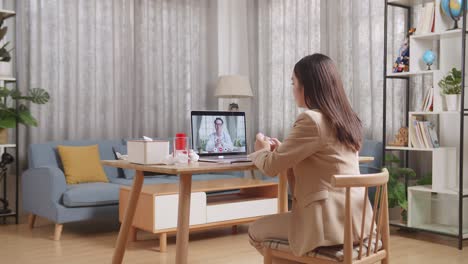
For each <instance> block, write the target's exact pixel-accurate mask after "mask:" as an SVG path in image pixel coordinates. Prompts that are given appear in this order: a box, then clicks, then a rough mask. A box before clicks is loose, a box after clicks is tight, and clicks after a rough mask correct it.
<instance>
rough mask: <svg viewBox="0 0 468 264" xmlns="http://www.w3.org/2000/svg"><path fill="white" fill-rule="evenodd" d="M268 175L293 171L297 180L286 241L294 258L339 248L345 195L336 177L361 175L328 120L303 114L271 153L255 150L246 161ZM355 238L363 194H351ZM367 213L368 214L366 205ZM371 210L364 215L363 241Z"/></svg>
mask: <svg viewBox="0 0 468 264" xmlns="http://www.w3.org/2000/svg"><path fill="white" fill-rule="evenodd" d="M250 158H251V159H252V160H253V161H254V163H255V165H256V166H257V167H258V168H259V169H260V170H261V171H262V172H263V173H264V174H266V175H268V176H276V175H278V174H279V173H280V172H282V171H285V170H287V169H289V168H292V170H293V172H294V176H295V177H294V178H295V187H294V191H293V199H294V201H295V202H294V203H293V204H294V205H293V209H292V212H291V221H290V223H289V233H288V239H289V244H290V247H291V249H292V251H293V253H294V254H295V255H298V256H301V255H304V254H305V253H307V252H309V251H311V250H313V249H315V248H317V247H320V246H331V245H338V244H343V241H344V221H345V220H344V217H345V215H344V207H345V189H343V188H333V187H332V186H331V184H330V183H331V177H332V175H335V174H359V159H358V154H357V153H356V152H353V151H352V150H350V149H349V148H347V147H346V146H344V145H343V144H341V143H340V142H339V141H338V140H337V138H336V136H335V133H334V132H333V130H332V129H331V127H330V125H329V122H328V121H327V119H326V118H325V117H324V116H323V115H322V114H321V113H320V112H319V111H318V110H308V111H305V112H303V113H301V114H300V115H299V116H298V118H297V120H296V122H295V123H294V126H293V128H292V129H291V132H290V133H289V136H288V137H287V138H286V139H285V140H284V142H283V144H282V145H281V146H280V147H278V148H277V149H276V150H275V151H273V152H271V151H270V150H268V149H263V150H259V151H257V152H254V153H252V154H251V155H250ZM351 190H352V193H351V198H352V206H353V209H352V211H353V234H354V240H355V241H358V240H359V235H360V232H361V227H360V225H361V221H362V209H363V198H364V189H363V188H352V189H351ZM366 201H367V203H368V204H367V208H370V203H369V200H368V199H367V200H366ZM371 221H372V210H366V227H365V230H366V232H365V233H366V237H367V234H368V233H369V230H370V223H371Z"/></svg>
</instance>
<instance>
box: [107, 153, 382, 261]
mask: <svg viewBox="0 0 468 264" xmlns="http://www.w3.org/2000/svg"><path fill="white" fill-rule="evenodd" d="M372 160H373V158H372V157H360V162H361V161H362V162H370V161H372ZM101 163H102V164H103V165H105V166H111V167H117V168H122V169H134V170H135V177H134V178H133V184H132V189H131V191H130V197H129V201H128V207H127V209H126V210H125V218H124V220H123V222H122V225H121V226H120V231H119V236H118V238H117V245H116V248H115V250H114V256H113V258H112V263H113V264H120V263H122V260H123V257H124V254H125V246H126V244H127V238H128V233H129V231H130V228H131V226H132V223H133V217H134V215H135V209H136V205H137V202H138V198H139V196H140V192H141V188H142V186H143V179H144V175H143V172H144V171H147V172H154V173H163V174H172V175H179V208H178V218H177V235H176V261H175V263H176V264H186V263H187V258H188V242H189V217H190V194H191V191H192V174H196V173H211V172H226V171H246V170H255V169H256V167H255V165H254V164H253V163H252V162H246V163H236V164H217V163H207V162H197V163H191V164H186V165H185V164H182V165H181V164H179V165H139V164H133V163H130V162H128V161H123V160H104V161H102V162H101ZM287 194H288V192H287V176H286V173H281V174H280V175H279V184H278V212H280V213H281V212H286V211H287V210H288V198H287V197H288V195H287Z"/></svg>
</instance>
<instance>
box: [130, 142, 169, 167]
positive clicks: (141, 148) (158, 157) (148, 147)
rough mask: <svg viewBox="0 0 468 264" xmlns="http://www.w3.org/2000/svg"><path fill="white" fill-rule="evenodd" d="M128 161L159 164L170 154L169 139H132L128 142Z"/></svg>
mask: <svg viewBox="0 0 468 264" xmlns="http://www.w3.org/2000/svg"><path fill="white" fill-rule="evenodd" d="M127 153H128V161H129V162H132V163H138V164H144V165H149V164H158V163H162V162H163V160H164V159H165V158H166V157H167V156H168V155H169V141H164V140H154V141H145V140H130V141H128V142H127Z"/></svg>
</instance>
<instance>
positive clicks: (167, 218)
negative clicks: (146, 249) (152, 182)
mask: <svg viewBox="0 0 468 264" xmlns="http://www.w3.org/2000/svg"><path fill="white" fill-rule="evenodd" d="M178 201H179V195H178V194H171V195H161V196H155V198H154V207H155V208H154V228H155V229H166V228H174V227H177V211H178V208H179V202H178ZM205 223H206V194H205V193H204V192H197V193H192V195H191V199H190V225H199V224H205Z"/></svg>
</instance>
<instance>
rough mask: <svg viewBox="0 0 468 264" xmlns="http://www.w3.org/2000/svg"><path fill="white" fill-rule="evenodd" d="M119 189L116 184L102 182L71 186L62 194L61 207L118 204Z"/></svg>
mask: <svg viewBox="0 0 468 264" xmlns="http://www.w3.org/2000/svg"><path fill="white" fill-rule="evenodd" d="M119 188H120V186H119V185H118V184H112V183H103V182H93V183H81V184H72V185H69V186H68V189H67V191H65V193H63V205H64V206H66V207H85V206H86V207H88V206H101V205H113V204H118V203H119Z"/></svg>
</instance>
